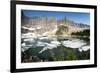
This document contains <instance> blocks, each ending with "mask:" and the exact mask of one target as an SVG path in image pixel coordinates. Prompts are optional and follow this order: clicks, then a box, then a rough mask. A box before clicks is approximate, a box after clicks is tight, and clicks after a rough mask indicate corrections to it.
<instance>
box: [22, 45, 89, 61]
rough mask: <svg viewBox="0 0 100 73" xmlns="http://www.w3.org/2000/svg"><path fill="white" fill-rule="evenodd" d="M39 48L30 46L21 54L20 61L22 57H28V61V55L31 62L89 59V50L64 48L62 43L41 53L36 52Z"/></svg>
mask: <svg viewBox="0 0 100 73" xmlns="http://www.w3.org/2000/svg"><path fill="white" fill-rule="evenodd" d="M40 50H41V49H40V48H35V49H34V48H33V49H32V48H30V49H29V50H27V51H25V52H24V54H22V62H24V60H25V59H24V58H26V59H28V61H29V62H30V57H32V60H31V61H32V62H40V61H70V60H87V59H90V50H88V51H82V52H80V51H78V48H76V49H73V48H66V47H64V46H63V45H62V46H59V47H57V48H54V49H48V50H45V51H44V52H42V53H40V54H39V53H38V52H39V51H40Z"/></svg>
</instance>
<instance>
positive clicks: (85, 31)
mask: <svg viewBox="0 0 100 73" xmlns="http://www.w3.org/2000/svg"><path fill="white" fill-rule="evenodd" d="M71 35H77V36H87V37H89V36H90V30H89V29H87V30H83V31H80V32H73V33H72V34H71Z"/></svg>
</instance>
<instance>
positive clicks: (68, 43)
mask: <svg viewBox="0 0 100 73" xmlns="http://www.w3.org/2000/svg"><path fill="white" fill-rule="evenodd" d="M62 44H63V45H64V46H65V47H70V48H80V47H81V46H83V45H85V44H86V43H85V42H84V41H81V40H78V39H76V40H67V41H62Z"/></svg>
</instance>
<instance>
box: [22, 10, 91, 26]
mask: <svg viewBox="0 0 100 73" xmlns="http://www.w3.org/2000/svg"><path fill="white" fill-rule="evenodd" d="M22 11H23V13H24V15H25V16H28V17H33V16H47V17H51V16H54V17H56V18H57V19H61V18H63V17H65V16H66V17H68V19H70V20H72V21H74V22H77V23H84V24H87V25H90V13H82V12H81V13H79V12H56V11H37V10H22Z"/></svg>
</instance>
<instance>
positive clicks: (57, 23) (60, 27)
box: [21, 16, 90, 36]
mask: <svg viewBox="0 0 100 73" xmlns="http://www.w3.org/2000/svg"><path fill="white" fill-rule="evenodd" d="M21 24H22V33H27V32H32V33H35V34H39V35H43V36H46V35H58V34H59V35H70V34H71V33H72V32H78V31H83V30H85V29H89V28H90V27H89V25H86V24H80V23H75V22H73V21H71V20H69V19H67V18H66V17H64V18H62V19H60V20H57V19H56V18H55V17H47V16H41V17H38V16H34V17H26V16H23V17H22V21H21Z"/></svg>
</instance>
